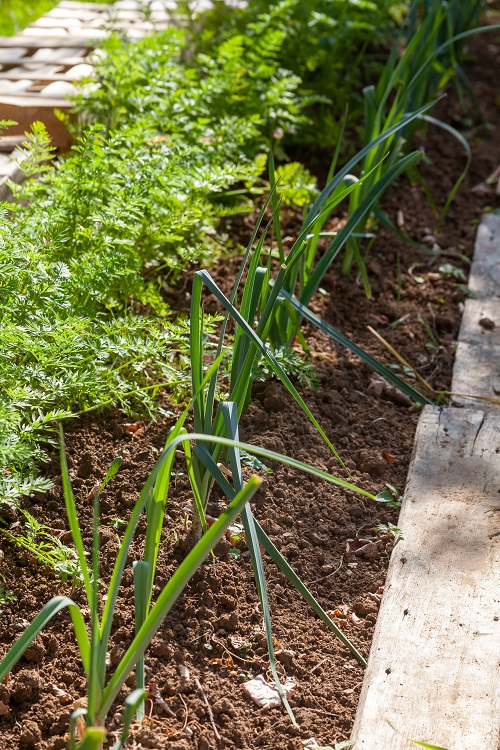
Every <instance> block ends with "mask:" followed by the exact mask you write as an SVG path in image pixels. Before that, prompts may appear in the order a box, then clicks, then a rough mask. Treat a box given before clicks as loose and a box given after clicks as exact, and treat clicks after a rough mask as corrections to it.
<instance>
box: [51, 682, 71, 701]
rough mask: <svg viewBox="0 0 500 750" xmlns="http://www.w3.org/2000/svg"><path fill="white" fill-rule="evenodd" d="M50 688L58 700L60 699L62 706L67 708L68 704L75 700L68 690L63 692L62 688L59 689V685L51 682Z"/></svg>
mask: <svg viewBox="0 0 500 750" xmlns="http://www.w3.org/2000/svg"><path fill="white" fill-rule="evenodd" d="M49 688H50V689H51V691H52V693H53V694H54V695H55V696H56V698H59V703H60V704H61V706H67V705H68V703H72V701H73V698H72V697H71V695H70V694H69V693H68V692H67V691H66V690H62V689H61V688H60V687H57V685H55V684H54V683H53V682H49Z"/></svg>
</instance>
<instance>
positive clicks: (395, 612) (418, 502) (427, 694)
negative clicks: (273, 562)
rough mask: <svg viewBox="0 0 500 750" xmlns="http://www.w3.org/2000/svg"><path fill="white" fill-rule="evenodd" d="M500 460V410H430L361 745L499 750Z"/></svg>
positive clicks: (383, 612) (367, 687)
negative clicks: (423, 743)
mask: <svg viewBox="0 0 500 750" xmlns="http://www.w3.org/2000/svg"><path fill="white" fill-rule="evenodd" d="M499 465H500V416H499V415H494V414H484V413H483V412H481V411H477V410H472V409H454V408H451V407H450V408H446V409H441V408H438V407H425V409H424V410H423V412H422V415H421V417H420V421H419V424H418V428H417V434H416V442H415V448H414V455H413V459H412V464H411V467H410V473H409V479H408V486H407V490H406V493H405V499H404V502H403V507H402V511H401V515H400V520H399V525H400V526H401V528H402V529H403V530H404V532H405V539H404V540H402V541H401V542H399V543H398V545H397V546H396V547H395V550H394V552H393V555H392V559H391V563H390V566H389V572H388V577H387V582H386V587H385V592H384V597H383V601H382V605H381V609H380V614H379V617H378V620H377V626H376V630H375V635H374V641H373V645H372V649H371V653H370V658H369V662H368V668H367V672H366V676H365V680H364V683H363V689H362V693H361V699H360V705H359V709H358V714H357V717H356V722H355V726H354V730H353V735H352V737H353V739H355V741H356V744H355V750H411V748H415V745H413V744H411V743H410V742H409V741H408V739H405V738H409V737H411V738H414V739H418V740H420V741H426V742H431V743H433V744H436V745H439V746H441V747H444V748H448V749H449V750H472V749H473V748H478V749H479V748H480V749H481V750H498V748H499V739H500V736H499V717H500V691H499V687H500V681H499V670H498V661H499V656H500V622H499V621H498V618H499V617H500V587H499V581H500V576H499V574H500V494H499V492H500V472H499ZM495 618H497V619H495ZM388 722H391V723H392V724H393V725H394V726H395V727H396V728H397V730H398V731H399V732H401V734H398V733H397V732H396V731H394V730H393V729H392V728H391V726H390V725H389V723H388Z"/></svg>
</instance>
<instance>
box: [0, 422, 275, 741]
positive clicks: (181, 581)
mask: <svg viewBox="0 0 500 750" xmlns="http://www.w3.org/2000/svg"><path fill="white" fill-rule="evenodd" d="M184 417H185V414H184V415H183V417H181V418H180V420H179V422H178V424H177V425H176V428H175V429H174V430H173V433H172V435H171V439H170V440H169V442H168V443H167V447H166V449H165V451H164V452H163V454H162V455H161V457H160V458H159V459H158V461H157V463H156V465H155V467H154V469H153V471H152V472H151V474H150V475H149V477H148V479H147V481H146V483H145V485H144V487H143V489H142V492H141V493H140V495H139V498H138V500H137V503H136V505H135V507H134V509H133V511H132V514H131V517H130V520H129V522H128V524H127V527H126V530H125V533H124V537H123V540H122V544H121V546H120V550H119V552H118V555H117V558H116V562H115V565H114V569H113V573H112V576H111V580H110V583H109V586H108V589H107V592H106V593H107V596H106V597H105V603H104V607H103V609H102V615H101V616H99V612H100V603H101V601H103V600H104V597H103V598H102V599H101V595H100V594H101V592H100V590H101V582H100V579H99V530H98V525H99V492H96V493H95V495H94V498H93V505H94V522H93V543H92V554H91V560H90V562H89V561H88V559H87V554H86V552H85V549H84V545H83V540H82V534H81V530H80V525H79V522H78V518H77V513H76V505H75V501H74V497H73V492H72V488H71V483H70V479H69V472H68V467H67V463H66V455H65V450H64V437H63V433H62V429H60V441H61V467H62V478H63V489H64V498H65V503H66V512H67V516H68V521H69V526H70V529H71V534H72V538H73V543H74V545H75V548H76V552H77V555H78V559H79V563H80V568H81V571H82V576H83V581H84V583H83V586H84V591H85V595H86V600H87V605H88V607H89V610H90V633H89V632H88V631H87V628H86V625H85V621H84V617H83V614H82V611H81V609H80V608H79V607H78V605H76V604H75V602H74V601H73V600H72V599H70V598H69V597H67V596H56V597H54V598H53V599H51V600H50V601H49V602H48V603H47V604H46V605H45V606H44V607H43V609H42V610H41V611H40V612H39V614H38V615H37V616H36V617H35V618H34V620H33V621H32V623H31V624H30V626H29V627H28V628H27V629H26V630H25V632H24V633H23V635H22V636H21V637H20V638H19V640H18V641H17V642H16V643H15V644H14V645H13V646H12V648H11V649H10V651H9V652H8V653H7V655H6V656H5V657H4V659H3V660H2V661H1V662H0V680H1V679H3V678H4V677H5V676H6V675H7V674H8V673H9V671H10V670H11V669H12V667H13V666H14V665H15V664H16V662H17V661H18V660H19V659H20V658H21V656H22V655H23V653H24V652H25V651H26V649H27V648H28V646H29V644H30V643H31V642H32V641H33V639H34V638H35V637H36V636H37V635H38V633H39V632H40V631H41V630H42V629H43V628H45V627H46V626H47V624H48V623H49V621H50V620H51V619H52V617H54V616H55V615H56V614H57V613H58V612H59V611H60V610H62V609H63V608H66V607H67V608H68V609H69V613H70V615H71V619H72V622H73V628H74V633H75V637H76V641H77V644H78V649H79V652H80V657H81V661H82V665H83V669H84V672H85V674H86V677H87V696H86V706H85V707H82V708H80V709H79V710H78V711H77V712H76V713H75V714H73V716H72V720H71V724H70V730H71V732H70V735H71V736H70V748H76V747H78V748H85V750H94V749H96V750H97V748H100V747H102V743H103V740H104V737H105V735H106V730H105V726H104V723H105V719H106V716H107V714H108V712H109V710H110V708H111V706H112V704H113V702H114V701H115V699H116V697H117V695H118V693H119V692H120V689H121V688H122V687H123V685H124V683H125V681H126V679H127V677H128V676H129V675H130V673H131V672H132V671H133V670H134V669H135V667H136V665H137V663H138V662H139V661H140V660H141V657H142V655H143V654H144V651H145V650H146V649H147V647H148V645H149V643H150V641H151V639H152V638H153V636H154V634H155V633H156V631H157V629H158V627H159V626H160V624H161V622H162V621H163V619H164V618H165V616H166V615H167V613H168V612H169V611H170V610H171V608H172V607H173V605H174V603H175V601H176V600H177V598H178V597H179V595H180V594H181V593H182V591H183V590H184V588H185V586H186V584H187V583H188V582H189V580H190V579H191V577H192V576H193V574H194V573H195V571H196V570H197V569H198V567H199V566H200V565H201V564H202V563H203V562H204V560H206V558H207V555H208V554H209V552H210V550H211V549H213V547H214V546H215V545H216V544H217V542H218V541H219V540H220V538H221V537H222V536H223V534H224V532H225V531H226V529H227V527H228V526H229V525H230V524H231V523H232V522H233V521H234V519H235V518H236V516H237V515H238V514H239V513H241V512H242V510H243V508H244V506H245V505H246V503H247V502H248V500H249V499H250V498H251V497H252V496H253V495H254V494H255V492H256V490H257V489H258V487H259V484H260V480H259V479H258V478H257V477H251V478H250V479H249V480H248V481H247V482H246V483H245V485H244V487H242V488H241V490H240V491H239V492H238V493H237V494H236V495H235V497H234V499H232V501H231V502H230V503H229V504H228V506H227V508H226V509H225V510H224V511H223V513H221V515H220V517H219V519H218V520H217V521H216V522H215V523H214V524H213V526H211V528H210V529H208V530H207V532H206V533H205V534H204V536H203V538H202V539H201V540H200V541H199V542H198V543H197V544H196V546H195V547H194V549H192V550H191V552H190V553H189V554H188V555H187V557H186V558H185V560H184V561H183V562H182V563H181V565H180V566H179V568H178V569H177V570H176V571H175V573H174V574H173V575H172V577H171V579H170V580H169V582H168V583H167V584H166V586H165V587H164V588H163V590H162V592H161V593H160V594H159V596H158V598H157V599H156V601H155V603H154V604H153V606H151V607H150V608H148V609H147V611H146V607H144V602H147V601H150V599H151V593H152V592H151V588H149V589H146V588H145V587H146V586H147V585H148V583H149V585H151V583H150V582H151V579H150V577H149V576H148V575H147V574H148V572H149V564H150V563H149V562H148V561H146V560H145V561H139V562H137V563H136V566H135V571H137V569H138V570H139V574H136V572H135V571H134V573H135V574H134V583H135V589H136V596H135V601H136V619H137V620H138V627H137V628H136V635H135V638H134V639H133V641H132V643H131V645H130V647H129V649H128V650H127V652H126V653H125V654H124V656H123V658H122V660H121V661H120V663H119V664H118V666H117V667H116V669H115V671H114V672H113V674H112V675H111V677H110V678H109V680H108V681H106V653H107V651H108V647H109V645H108V644H109V638H110V633H111V625H112V621H113V614H114V609H115V605H116V600H117V597H118V589H119V586H120V583H121V580H122V575H123V572H124V568H125V564H126V561H127V556H128V554H129V551H130V546H131V543H132V541H133V538H134V534H135V531H136V527H137V523H138V520H139V518H140V516H141V514H142V512H143V510H144V508H145V506H146V505H147V504H148V502H152V498H153V497H154V492H155V490H156V488H157V487H163V486H165V484H167V485H168V481H166V475H167V474H168V475H170V469H171V462H172V460H173V456H174V452H175V449H176V447H177V446H178V445H179V442H182V441H186V440H189V439H190V438H189V437H187V438H186V437H185V436H184V435H181V436H180V437H179V435H178V431H179V430H180V429H181V425H182V421H183V419H184ZM176 437H177V439H176ZM200 439H202V438H201V437H200ZM137 604H139V606H137ZM145 695H146V691H145V690H144V689H143V686H141V687H139V688H136V690H134V691H133V692H132V694H131V695H130V696H129V697H128V699H127V702H126V706H125V713H124V726H123V731H122V734H121V736H120V737H119V738H118V740H117V742H116V743H115V745H114V746H113V750H119V748H121V747H122V745H123V742H124V741H125V739H126V736H127V733H128V728H129V726H130V722H131V720H132V718H133V715H134V714H135V712H136V711H137V709H138V707H139V706H140V704H141V701H142V700H143V699H144V697H145ZM79 717H84V718H85V727H86V728H85V731H84V732H83V733H81V734H80V736H77V735H78V734H79V733H78V731H77V726H78V723H77V719H78V718H79Z"/></svg>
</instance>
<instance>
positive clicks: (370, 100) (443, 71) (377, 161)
mask: <svg viewBox="0 0 500 750" xmlns="http://www.w3.org/2000/svg"><path fill="white" fill-rule="evenodd" d="M480 11H481V4H480V3H477V2H474V0H449V1H448V2H441V1H440V0H414V2H413V4H412V7H411V9H410V12H409V16H408V27H407V30H406V40H404V39H403V37H401V39H400V40H399V42H398V43H397V44H395V45H394V46H393V49H392V51H391V54H390V55H389V58H388V60H387V63H386V65H385V67H384V70H383V72H382V75H381V76H380V78H379V81H378V84H377V86H376V87H374V86H368V87H366V88H365V89H364V91H363V93H364V102H365V114H364V134H363V140H364V142H365V143H369V142H373V141H375V140H376V138H377V137H378V136H379V135H380V133H383V132H386V131H387V130H388V129H391V128H393V127H394V125H395V124H397V123H401V122H402V121H403V120H404V119H405V118H406V116H407V114H408V113H409V112H416V111H417V110H420V115H419V116H418V117H416V118H413V119H412V120H411V121H408V122H406V123H405V125H404V127H401V128H399V129H398V130H395V131H393V134H392V135H391V137H390V138H388V139H386V140H385V141H384V143H379V144H378V145H377V147H376V148H372V149H370V150H369V151H368V152H367V153H366V154H365V156H364V158H363V161H362V164H361V174H362V175H363V176H364V179H363V180H359V182H357V183H356V188H355V190H353V191H352V193H351V195H350V198H349V216H352V215H354V214H355V213H356V212H357V211H358V209H359V207H360V206H361V205H362V204H363V202H364V199H365V197H366V195H368V194H369V192H370V191H371V190H372V188H373V186H374V185H376V184H377V183H378V182H379V181H380V178H381V176H382V175H384V174H386V173H388V172H389V171H390V170H391V169H392V168H393V166H394V165H395V164H396V163H398V162H399V161H400V159H401V154H402V153H404V152H405V151H407V150H408V149H410V148H411V146H412V143H413V141H414V137H415V133H416V131H417V128H419V127H420V126H421V124H422V122H424V123H432V124H433V125H437V126H438V127H441V128H443V129H445V130H446V131H447V132H448V133H450V134H451V135H453V136H454V137H455V138H456V139H457V140H458V141H459V142H460V143H461V145H462V146H463V148H464V150H465V153H466V157H467V158H466V165H465V168H464V170H463V171H462V173H461V174H460V176H459V177H458V179H457V181H456V182H455V184H454V186H453V188H452V190H451V191H450V193H449V195H448V197H447V199H446V202H445V205H444V207H443V209H442V210H441V212H439V211H438V210H437V208H436V207H435V206H434V204H433V202H432V198H431V196H430V194H429V192H428V190H427V189H426V186H425V185H424V189H425V190H426V194H427V196H428V197H429V198H430V200H431V205H433V208H434V210H435V212H436V215H437V217H438V218H437V229H439V227H440V225H441V223H442V221H443V219H444V217H445V215H446V213H447V211H448V208H449V206H450V204H451V202H452V200H453V198H454V196H455V194H456V192H457V190H458V188H459V186H460V184H461V183H462V181H463V179H464V178H465V175H466V174H467V171H468V168H469V165H470V161H471V151H470V147H469V145H468V143H467V141H466V139H465V138H464V137H463V136H462V135H461V133H459V132H458V131H457V130H456V129H455V128H453V127H451V126H450V125H449V124H447V123H444V122H442V121H440V120H438V119H436V118H434V117H431V116H430V115H428V114H427V113H426V111H424V110H423V108H424V107H425V105H427V104H428V103H429V102H430V101H432V100H435V99H436V96H437V95H438V93H439V92H440V91H441V90H443V88H444V87H445V86H446V84H447V83H448V81H449V80H450V79H451V78H453V77H454V76H455V75H456V74H458V76H459V77H460V79H461V80H462V81H464V82H465V81H466V79H465V77H464V75H463V71H462V70H461V68H460V66H459V63H458V57H459V52H460V49H461V46H460V45H462V44H463V42H464V41H465V40H466V39H467V38H469V37H470V36H472V35H474V34H478V33H481V32H484V31H490V30H492V29H495V28H496V29H498V26H486V27H480V28H475V26H476V24H477V21H478V18H479V14H480ZM402 44H404V51H403V53H402V54H400V49H401V45H402ZM388 150H389V151H390V153H389V155H388V156H386V154H387V151H388ZM384 157H386V158H384ZM409 172H410V174H413V175H415V176H416V177H418V178H420V175H419V173H418V171H417V169H416V167H415V165H412V166H411V167H409ZM384 192H385V190H384V191H380V192H379V194H378V196H377V199H376V201H374V203H373V204H372V207H371V210H370V213H368V214H364V215H363V216H362V217H361V218H360V221H359V222H358V223H357V224H356V227H355V231H354V232H353V233H352V235H351V236H350V237H349V239H348V241H347V243H346V249H345V252H344V254H343V258H342V271H343V273H344V274H345V275H347V274H348V273H349V272H350V270H351V268H352V266H353V264H354V263H355V264H356V265H357V267H358V269H359V272H360V274H361V276H362V278H363V282H364V285H365V289H366V292H367V294H368V295H370V286H369V282H368V278H367V274H366V269H365V264H364V260H363V258H362V256H361V251H360V242H359V237H360V236H362V235H363V233H364V232H365V227H366V223H367V220H368V219H370V218H373V216H372V214H374V217H375V219H379V220H381V221H382V223H383V224H384V225H385V226H387V227H389V228H390V229H391V230H392V231H393V232H395V233H396V234H398V236H400V237H403V238H404V239H406V240H408V238H407V237H405V236H404V235H403V234H402V233H401V232H400V231H399V230H398V229H397V228H396V227H395V226H394V225H393V224H392V222H390V220H389V219H388V217H387V216H385V214H383V213H382V212H381V211H380V209H379V205H378V204H379V202H380V199H381V198H382V197H383V195H384ZM410 242H411V241H410ZM411 244H412V245H416V243H414V242H411ZM417 247H418V248H419V249H421V250H422V249H424V248H422V247H421V246H420V245H417ZM369 248H370V245H369V246H368V250H369ZM426 251H427V252H429V249H428V248H427V249H426ZM367 252H368V251H367Z"/></svg>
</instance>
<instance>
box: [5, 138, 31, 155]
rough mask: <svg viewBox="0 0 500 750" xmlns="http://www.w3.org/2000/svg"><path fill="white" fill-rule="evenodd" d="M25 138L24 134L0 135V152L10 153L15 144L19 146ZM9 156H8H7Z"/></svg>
mask: <svg viewBox="0 0 500 750" xmlns="http://www.w3.org/2000/svg"><path fill="white" fill-rule="evenodd" d="M24 140H26V139H25V137H24V135H1V136H0V153H2V154H11V153H12V151H14V149H15V148H16V146H20V145H21V143H23V141H24ZM9 158H10V157H9Z"/></svg>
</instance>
